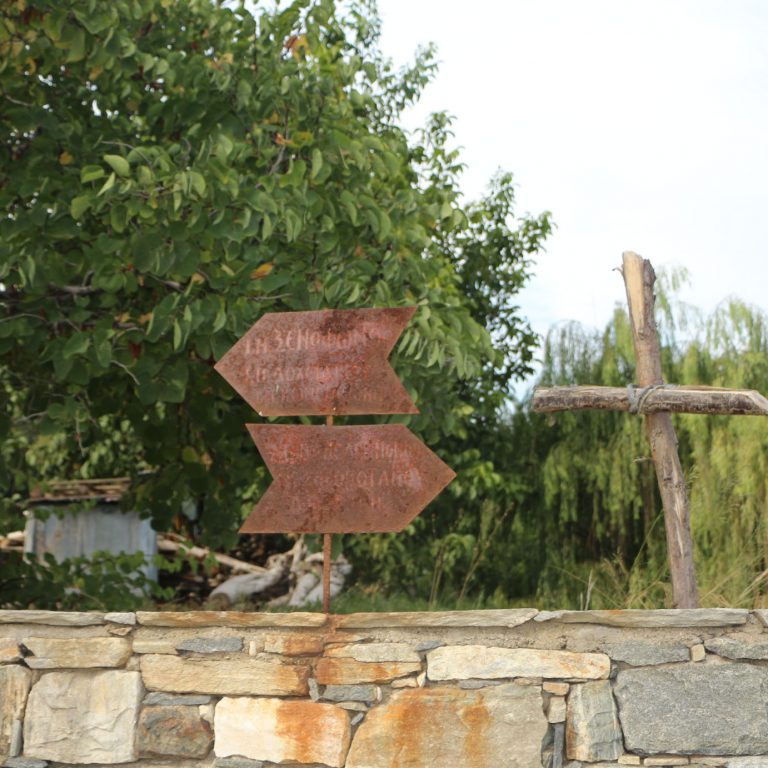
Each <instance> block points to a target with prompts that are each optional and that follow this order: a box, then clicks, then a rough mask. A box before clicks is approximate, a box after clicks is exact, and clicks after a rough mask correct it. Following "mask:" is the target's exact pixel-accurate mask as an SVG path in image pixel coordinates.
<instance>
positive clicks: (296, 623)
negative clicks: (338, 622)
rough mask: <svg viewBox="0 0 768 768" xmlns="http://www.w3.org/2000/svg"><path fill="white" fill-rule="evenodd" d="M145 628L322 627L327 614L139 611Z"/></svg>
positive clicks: (137, 616) (139, 618)
mask: <svg viewBox="0 0 768 768" xmlns="http://www.w3.org/2000/svg"><path fill="white" fill-rule="evenodd" d="M136 619H137V620H138V622H139V624H142V625H143V626H145V627H322V626H325V623H326V622H327V620H328V618H327V616H326V615H325V614H324V613H299V612H297V613H247V612H238V611H137V612H136Z"/></svg>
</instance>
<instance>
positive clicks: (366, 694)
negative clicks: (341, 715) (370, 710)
mask: <svg viewBox="0 0 768 768" xmlns="http://www.w3.org/2000/svg"><path fill="white" fill-rule="evenodd" d="M320 698H321V699H325V700H326V701H367V702H371V701H379V700H380V699H381V689H380V688H379V687H378V686H377V685H326V686H325V690H324V691H323V695H322V696H321V697H320Z"/></svg>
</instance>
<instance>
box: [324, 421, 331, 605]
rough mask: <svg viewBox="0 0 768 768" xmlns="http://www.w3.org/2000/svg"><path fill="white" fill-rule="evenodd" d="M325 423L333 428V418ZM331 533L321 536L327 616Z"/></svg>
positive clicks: (329, 603)
mask: <svg viewBox="0 0 768 768" xmlns="http://www.w3.org/2000/svg"><path fill="white" fill-rule="evenodd" d="M325 423H326V425H327V426H329V427H332V426H333V416H332V415H329V416H326V417H325ZM332 538H333V534H332V533H324V534H323V613H325V614H329V613H330V612H331V549H332V546H331V545H332V543H333V542H332V541H331V539H332Z"/></svg>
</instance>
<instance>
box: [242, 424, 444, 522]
mask: <svg viewBox="0 0 768 768" xmlns="http://www.w3.org/2000/svg"><path fill="white" fill-rule="evenodd" d="M247 427H248V431H249V432H250V433H251V437H252V438H253V440H254V442H255V443H256V446H257V447H258V449H259V452H260V453H261V455H262V456H263V457H264V461H265V462H266V465H267V467H268V468H269V471H270V472H271V473H272V477H273V478H274V482H273V483H272V485H271V486H270V487H269V488H268V489H267V492H266V493H265V494H264V495H263V496H262V497H261V499H260V500H259V502H258V504H257V505H256V507H255V508H254V510H253V512H252V513H251V514H250V516H249V517H248V519H247V520H246V521H245V523H244V524H243V527H242V528H241V529H240V532H241V533H266V532H269V533H273V532H274V533H279V532H282V531H292V532H297V533H345V532H349V531H354V532H377V533H383V532H387V531H401V530H402V529H403V528H404V527H405V526H406V525H408V523H410V522H411V520H413V518H414V517H416V515H418V513H419V512H421V510H422V509H423V508H424V507H425V506H426V505H427V504H429V502H430V501H432V499H433V498H435V496H437V494H438V493H440V491H442V490H443V488H445V486H446V485H448V483H450V482H451V480H453V478H454V477H455V473H454V472H453V470H452V469H451V468H450V467H448V466H447V465H446V464H444V463H443V462H442V461H441V460H440V459H439V458H438V457H437V456H436V455H435V454H434V453H432V451H430V450H429V448H427V446H426V445H424V443H422V442H421V440H419V439H418V438H417V437H416V436H415V435H414V434H413V433H412V432H410V431H409V430H408V429H407V428H406V427H404V426H403V425H402V424H383V425H379V426H368V425H365V426H352V427H335V426H334V427H329V426H317V427H313V426H283V425H277V424H248V425H247Z"/></svg>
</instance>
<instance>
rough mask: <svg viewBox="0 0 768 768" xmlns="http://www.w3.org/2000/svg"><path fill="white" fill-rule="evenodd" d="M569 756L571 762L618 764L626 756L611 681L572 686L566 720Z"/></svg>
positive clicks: (567, 752)
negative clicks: (605, 761) (612, 762)
mask: <svg viewBox="0 0 768 768" xmlns="http://www.w3.org/2000/svg"><path fill="white" fill-rule="evenodd" d="M565 740H566V754H567V756H568V758H569V759H571V760H585V761H587V762H591V763H594V762H597V761H599V760H616V758H618V757H619V755H622V754H623V753H624V745H623V743H622V739H621V727H620V726H619V718H618V715H617V712H616V703H615V702H614V700H613V694H612V692H611V683H610V682H609V681H608V680H596V681H594V682H589V683H581V684H578V685H571V688H570V690H569V692H568V710H567V717H566V732H565Z"/></svg>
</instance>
